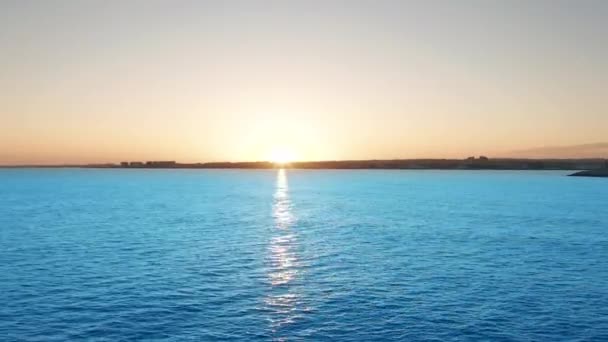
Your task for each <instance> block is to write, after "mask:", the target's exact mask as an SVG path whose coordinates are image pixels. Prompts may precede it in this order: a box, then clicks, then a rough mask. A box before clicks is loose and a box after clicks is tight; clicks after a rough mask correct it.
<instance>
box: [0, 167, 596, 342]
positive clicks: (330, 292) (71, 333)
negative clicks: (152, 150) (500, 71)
mask: <svg viewBox="0 0 608 342" xmlns="http://www.w3.org/2000/svg"><path fill="white" fill-rule="evenodd" d="M566 174H567V172H562V171H555V172H554V171H538V172H537V171H430V170H427V171H409V170H408V171H399V170H386V171H382V170H373V171H366V170H360V171H346V170H314V171H313V170H309V171H305V170H287V171H277V170H95V169H5V170H0V302H1V303H2V305H1V306H0V339H1V340H3V341H65V340H100V341H136V340H167V341H184V340H190V341H213V340H246V341H251V340H260V341H265V340H287V341H293V340H314V341H320V340H327V341H329V340H332V341H336V340H342V341H369V340H387V341H388V340H395V341H398V340H408V341H422V340H424V341H432V340H435V341H489V340H491V341H541V340H542V341H601V340H608V235H607V234H606V232H607V231H608V210H607V204H608V182H607V180H605V179H595V178H579V177H565V175H566Z"/></svg>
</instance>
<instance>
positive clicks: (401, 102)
mask: <svg viewBox="0 0 608 342" xmlns="http://www.w3.org/2000/svg"><path fill="white" fill-rule="evenodd" d="M606 18H608V1H600V0H597V1H561V0H552V1H546V0H545V1H521V0H513V1H481V0H479V1H371V0H370V1H315V0H310V1H153V0H152V1H24V0H4V1H0V70H1V72H0V164H19V163H39V164H47V163H50V164H52V163H91V162H117V161H121V160H150V159H156V160H162V159H171V160H179V161H184V162H188V161H220V160H221V161H224V160H226V161H240V160H266V159H268V158H270V155H271V154H272V153H274V152H276V150H277V149H278V150H282V149H285V150H289V151H291V152H292V153H293V154H294V156H295V158H297V159H300V160H324V159H372V158H417V157H434V158H437V157H456V158H460V157H466V156H468V155H479V154H486V155H492V156H493V155H496V156H498V155H501V154H505V153H508V152H509V151H513V150H522V149H528V148H535V147H542V146H561V145H577V144H587V143H597V142H602V141H606V140H607V138H606V131H607V129H608V102H607V101H606V98H608V96H607V95H608V94H607V89H608V21H607V20H606Z"/></svg>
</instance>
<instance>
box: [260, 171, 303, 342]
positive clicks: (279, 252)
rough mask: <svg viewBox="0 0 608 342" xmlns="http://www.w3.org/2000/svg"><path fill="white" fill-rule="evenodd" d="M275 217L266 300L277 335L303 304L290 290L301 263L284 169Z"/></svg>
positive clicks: (277, 193) (278, 178) (273, 328)
mask: <svg viewBox="0 0 608 342" xmlns="http://www.w3.org/2000/svg"><path fill="white" fill-rule="evenodd" d="M273 217H274V226H275V227H274V228H275V235H274V236H273V237H272V238H271V240H270V246H269V254H270V255H269V260H270V268H269V272H268V281H269V283H270V285H271V286H272V289H271V293H270V294H269V295H268V296H267V298H266V299H265V304H266V306H267V308H268V309H269V310H270V311H271V313H272V314H271V318H270V325H271V329H272V331H273V332H277V330H278V329H279V328H282V327H285V326H287V325H289V324H292V323H293V322H294V320H295V319H296V318H297V314H296V309H297V304H298V303H299V302H300V300H301V298H300V296H299V294H297V293H295V292H294V291H293V289H292V288H291V287H290V286H289V285H290V284H291V283H292V282H293V281H294V280H295V279H296V277H297V275H298V272H299V269H298V268H299V261H298V256H297V253H296V252H295V248H296V246H297V238H296V234H295V233H294V232H293V231H291V229H290V228H291V226H292V225H293V222H294V216H293V214H292V208H291V201H290V200H289V194H288V184H287V173H286V171H285V170H284V169H280V170H279V171H278V173H277V182H276V191H275V194H274V205H273Z"/></svg>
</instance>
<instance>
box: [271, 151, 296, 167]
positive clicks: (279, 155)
mask: <svg viewBox="0 0 608 342" xmlns="http://www.w3.org/2000/svg"><path fill="white" fill-rule="evenodd" d="M294 160H295V154H294V153H293V151H291V150H290V149H288V148H284V147H280V148H275V149H273V150H272V152H271V153H270V161H271V162H273V163H275V164H282V165H283V164H289V163H291V162H293V161H294Z"/></svg>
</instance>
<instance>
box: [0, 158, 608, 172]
mask: <svg viewBox="0 0 608 342" xmlns="http://www.w3.org/2000/svg"><path fill="white" fill-rule="evenodd" d="M606 163H607V162H606V161H605V160H604V159H600V158H594V159H507V158H496V159H493V158H492V159H490V158H486V157H480V158H473V157H471V158H467V159H382V160H380V159H379V160H341V161H306V162H292V163H287V164H276V163H272V162H267V161H259V162H211V163H178V162H175V161H147V162H122V163H117V164H113V163H108V164H74V165H65V164H64V165H0V168H4V169H15V168H95V169H277V168H287V169H328V170H334V169H340V170H554V171H555V170H563V171H577V170H596V169H602V168H604V167H605V166H606Z"/></svg>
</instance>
